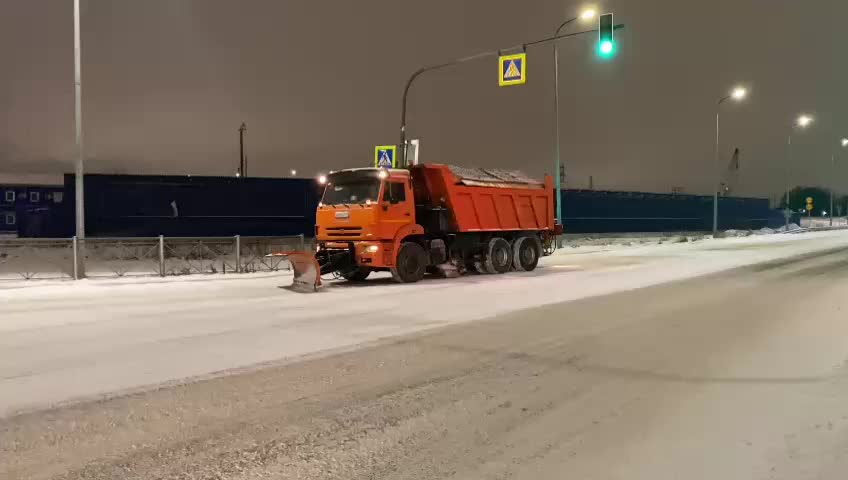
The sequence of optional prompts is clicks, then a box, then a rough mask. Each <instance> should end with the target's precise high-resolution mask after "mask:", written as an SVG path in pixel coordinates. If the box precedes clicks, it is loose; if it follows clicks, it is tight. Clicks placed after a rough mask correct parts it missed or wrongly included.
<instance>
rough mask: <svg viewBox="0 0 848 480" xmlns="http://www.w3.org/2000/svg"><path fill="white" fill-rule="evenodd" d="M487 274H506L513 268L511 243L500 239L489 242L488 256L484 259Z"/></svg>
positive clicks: (496, 238)
mask: <svg viewBox="0 0 848 480" xmlns="http://www.w3.org/2000/svg"><path fill="white" fill-rule="evenodd" d="M483 268H484V269H485V270H486V273H506V272H508V271H509V270H510V269H511V268H512V248H511V247H510V246H509V242H507V241H506V240H505V239H503V238H500V237H495V238H493V239H491V240H489V245H488V247H487V248H486V255H485V257H484V258H483Z"/></svg>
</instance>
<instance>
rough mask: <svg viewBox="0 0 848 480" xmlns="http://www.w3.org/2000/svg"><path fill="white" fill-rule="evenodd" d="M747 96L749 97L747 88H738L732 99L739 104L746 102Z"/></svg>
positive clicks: (732, 93) (731, 95)
mask: <svg viewBox="0 0 848 480" xmlns="http://www.w3.org/2000/svg"><path fill="white" fill-rule="evenodd" d="M747 96H748V89H747V88H745V87H736V88H734V89H733V91H732V92H731V93H730V98H732V99H734V100H736V101H737V102H740V101H742V100H745V97H747Z"/></svg>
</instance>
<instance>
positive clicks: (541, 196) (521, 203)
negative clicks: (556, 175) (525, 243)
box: [411, 164, 554, 232]
mask: <svg viewBox="0 0 848 480" xmlns="http://www.w3.org/2000/svg"><path fill="white" fill-rule="evenodd" d="M411 170H412V181H413V188H414V190H415V203H416V205H422V206H426V207H430V208H432V209H440V208H443V209H445V210H446V211H447V214H448V229H449V231H451V232H497V231H517V230H532V231H539V230H550V231H553V230H554V197H553V195H554V192H553V185H552V181H551V178H550V177H549V176H546V177H545V180H544V181H541V182H540V181H538V180H533V179H531V178H529V177H526V176H525V175H523V174H520V173H518V172H510V171H504V170H484V169H470V168H463V167H454V166H448V165H436V164H425V165H416V166H414V167H412V169H411Z"/></svg>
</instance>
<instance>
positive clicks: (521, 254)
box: [512, 237, 542, 272]
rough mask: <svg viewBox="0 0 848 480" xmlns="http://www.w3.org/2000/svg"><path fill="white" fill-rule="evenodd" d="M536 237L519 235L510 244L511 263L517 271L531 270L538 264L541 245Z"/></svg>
mask: <svg viewBox="0 0 848 480" xmlns="http://www.w3.org/2000/svg"><path fill="white" fill-rule="evenodd" d="M539 243H540V242H539V240H538V239H537V238H536V237H520V238H518V239H516V240H515V243H514V244H513V245H512V264H513V265H514V266H515V269H516V270H518V271H519V272H532V271H533V270H535V269H536V265H538V264H539V255H540V254H541V251H542V249H541V246H540V245H539Z"/></svg>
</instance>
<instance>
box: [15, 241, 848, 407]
mask: <svg viewBox="0 0 848 480" xmlns="http://www.w3.org/2000/svg"><path fill="white" fill-rule="evenodd" d="M846 246H848V234H846V233H845V232H822V233H815V234H806V235H792V236H770V237H749V238H741V239H727V240H721V241H702V242H696V243H689V244H674V245H654V246H644V247H631V248H623V249H614V250H611V251H590V252H584V251H583V250H581V249H569V250H567V251H565V252H564V253H565V254H562V255H556V256H554V257H551V258H548V259H546V261H545V263H544V268H541V269H540V270H537V271H536V272H534V273H531V274H510V275H504V276H497V277H491V276H471V277H466V278H462V279H454V280H430V281H425V282H422V283H421V284H417V285H395V284H393V283H391V282H390V281H388V280H375V281H373V282H371V284H370V285H367V286H361V287H360V286H356V287H354V286H344V285H336V286H331V287H329V288H327V289H325V291H323V292H321V293H318V294H312V295H302V294H295V293H292V292H289V291H286V290H282V289H280V288H278V287H279V286H280V285H283V284H287V283H289V282H290V279H289V278H288V277H286V276H263V277H257V278H244V277H242V278H237V279H217V280H210V279H203V280H200V281H171V282H161V281H157V280H158V279H153V280H151V281H149V282H148V283H137V282H136V283H133V282H104V281H92V282H79V283H77V284H74V283H65V284H60V285H53V286H38V287H32V288H17V289H3V290H0V391H2V392H3V395H2V396H0V416H3V415H9V414H11V413H15V412H20V411H26V410H31V409H38V408H43V407H47V406H50V405H54V404H57V403H60V402H68V401H73V400H79V399H85V398H90V397H94V396H100V395H104V394H111V393H116V392H124V391H126V390H127V389H136V388H144V387H148V386H151V385H157V384H161V383H163V382H172V381H178V380H180V379H185V378H187V377H195V376H204V375H208V374H214V373H216V372H223V371H230V370H232V369H239V368H242V367H249V366H251V365H256V364H260V363H265V362H280V361H286V360H291V359H294V358H297V357H300V356H302V355H306V354H316V353H321V352H324V353H326V352H328V351H338V350H339V349H348V348H352V347H355V346H359V345H363V344H368V343H369V342H375V341H380V340H383V339H386V338H388V337H393V336H397V335H401V334H407V333H412V332H416V331H420V330H424V329H430V328H434V327H440V326H446V325H451V324H456V323H462V322H467V321H471V320H477V319H483V318H490V317H495V316H496V315H502V314H505V313H509V312H513V311H517V310H521V309H526V308H532V307H538V306H541V305H548V304H554V303H560V302H564V301H568V300H573V299H577V298H583V297H588V296H594V295H601V294H606V293H611V292H615V291H621V290H628V289H633V288H638V287H644V286H648V285H653V284H658V283H663V282H670V281H675V280H680V279H684V278H689V277H692V276H696V275H703V274H708V273H712V272H716V271H720V270H725V269H729V268H733V267H738V266H743V265H750V264H752V263H756V262H761V261H767V260H772V259H776V258H785V257H788V256H791V255H798V254H804V253H809V252H815V251H824V250H828V249H833V248H840V247H846ZM0 287H2V285H0Z"/></svg>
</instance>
